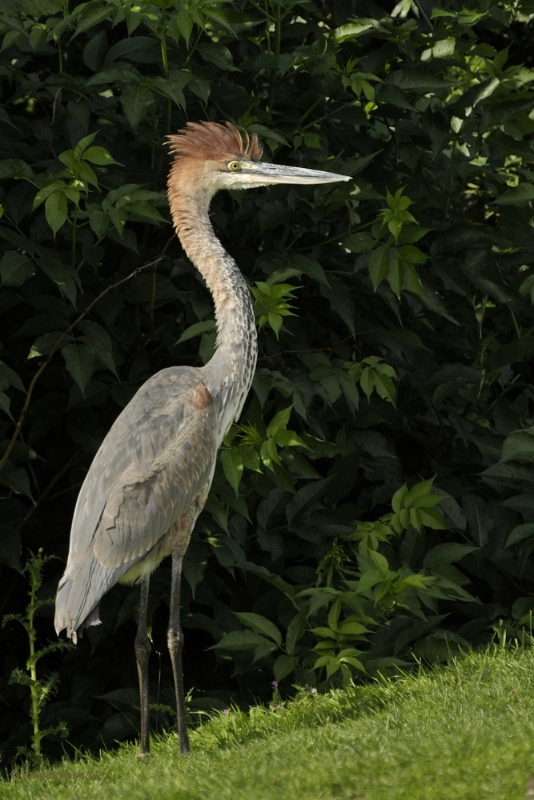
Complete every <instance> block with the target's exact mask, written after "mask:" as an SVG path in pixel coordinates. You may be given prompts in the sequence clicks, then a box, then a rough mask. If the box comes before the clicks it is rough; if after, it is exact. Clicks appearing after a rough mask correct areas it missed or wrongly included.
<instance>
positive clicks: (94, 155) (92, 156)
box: [82, 147, 119, 167]
mask: <svg viewBox="0 0 534 800" xmlns="http://www.w3.org/2000/svg"><path fill="white" fill-rule="evenodd" d="M82 158H83V160H84V161H90V162H91V164H98V165H99V166H102V167H105V166H107V165H108V164H118V163H119V162H118V161H115V159H114V158H113V156H112V155H111V153H109V152H108V151H107V150H106V149H105V148H104V147H88V148H87V150H84V152H83V156H82Z"/></svg>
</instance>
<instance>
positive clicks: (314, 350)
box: [258, 331, 371, 361]
mask: <svg viewBox="0 0 534 800" xmlns="http://www.w3.org/2000/svg"><path fill="white" fill-rule="evenodd" d="M361 333H371V331H358V334H357V335H360V334H361ZM347 338H349V339H352V336H349V337H347ZM345 341H346V339H345ZM352 349H354V345H353V344H348V345H345V346H344V347H311V348H310V349H309V350H280V352H279V353H274V355H272V356H261V358H258V361H269V360H270V359H271V358H280V357H281V356H287V355H293V354H295V353H297V354H298V353H336V352H337V351H338V350H352Z"/></svg>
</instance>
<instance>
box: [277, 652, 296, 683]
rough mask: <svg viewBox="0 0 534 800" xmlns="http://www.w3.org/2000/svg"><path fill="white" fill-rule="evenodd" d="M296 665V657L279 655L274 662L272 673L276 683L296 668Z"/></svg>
mask: <svg viewBox="0 0 534 800" xmlns="http://www.w3.org/2000/svg"><path fill="white" fill-rule="evenodd" d="M297 665H298V658H295V657H294V656H286V655H280V656H278V658H277V659H276V661H275V662H274V666H273V673H274V679H275V681H277V682H278V683H280V681H282V680H283V679H284V678H286V677H287V676H288V675H291V673H292V672H293V671H294V670H295V669H296V667H297Z"/></svg>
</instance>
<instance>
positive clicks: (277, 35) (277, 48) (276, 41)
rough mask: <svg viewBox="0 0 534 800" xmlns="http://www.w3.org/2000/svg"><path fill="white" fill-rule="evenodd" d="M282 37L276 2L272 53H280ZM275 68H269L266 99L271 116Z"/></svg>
mask: <svg viewBox="0 0 534 800" xmlns="http://www.w3.org/2000/svg"><path fill="white" fill-rule="evenodd" d="M281 37H282V17H281V15H280V6H279V5H278V4H277V6H276V17H275V22H274V55H275V56H279V55H280V41H281ZM276 70H277V67H273V68H272V69H271V74H270V76H269V97H268V99H267V108H268V109H269V114H270V115H271V117H272V116H273V104H274V90H275V88H276Z"/></svg>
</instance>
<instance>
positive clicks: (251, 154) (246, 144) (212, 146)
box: [167, 122, 262, 161]
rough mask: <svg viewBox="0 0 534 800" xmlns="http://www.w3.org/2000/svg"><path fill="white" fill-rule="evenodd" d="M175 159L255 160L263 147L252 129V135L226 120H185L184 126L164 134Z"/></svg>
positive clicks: (259, 155) (259, 156) (258, 157)
mask: <svg viewBox="0 0 534 800" xmlns="http://www.w3.org/2000/svg"><path fill="white" fill-rule="evenodd" d="M167 138H168V142H169V147H170V149H171V152H172V153H174V156H175V159H182V158H195V159H202V160H203V161H208V160H209V161H220V160H227V159H232V158H246V159H248V160H251V161H258V160H259V159H260V158H261V153H262V149H261V146H260V143H259V141H258V137H257V136H256V134H255V133H253V134H252V136H249V134H248V133H247V132H246V131H243V134H241V132H240V130H239V129H238V128H236V126H235V125H232V123H231V122H227V123H226V125H219V123H218V122H188V123H187V124H186V126H185V128H182V130H180V131H178V133H176V134H172V135H171V136H169V137H167Z"/></svg>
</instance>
